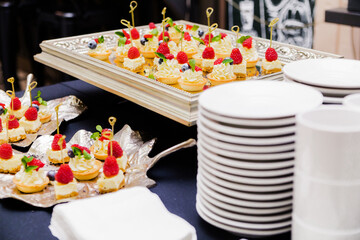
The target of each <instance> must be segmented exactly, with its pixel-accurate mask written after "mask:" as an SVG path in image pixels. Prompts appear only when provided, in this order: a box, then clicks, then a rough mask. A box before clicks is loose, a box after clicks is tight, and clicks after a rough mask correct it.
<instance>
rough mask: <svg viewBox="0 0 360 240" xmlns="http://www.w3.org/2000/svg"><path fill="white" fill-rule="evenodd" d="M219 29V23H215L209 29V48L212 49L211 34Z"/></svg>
mask: <svg viewBox="0 0 360 240" xmlns="http://www.w3.org/2000/svg"><path fill="white" fill-rule="evenodd" d="M217 28H218V24H217V23H213V24H212V25H211V26H210V27H209V47H210V42H211V40H210V36H211V33H212V32H213V31H215V30H216V29H217Z"/></svg>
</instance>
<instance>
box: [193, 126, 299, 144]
mask: <svg viewBox="0 0 360 240" xmlns="http://www.w3.org/2000/svg"><path fill="white" fill-rule="evenodd" d="M197 128H198V131H201V132H202V133H204V134H206V135H208V136H211V137H212V138H215V139H218V140H220V141H223V142H228V143H235V144H244V145H251V146H263V145H267V146H268V145H279V144H286V143H292V142H295V135H289V136H280V137H269V138H251V137H239V136H230V135H227V134H223V133H219V132H216V131H214V130H212V129H210V128H207V127H205V126H204V125H203V124H201V122H198V124H197Z"/></svg>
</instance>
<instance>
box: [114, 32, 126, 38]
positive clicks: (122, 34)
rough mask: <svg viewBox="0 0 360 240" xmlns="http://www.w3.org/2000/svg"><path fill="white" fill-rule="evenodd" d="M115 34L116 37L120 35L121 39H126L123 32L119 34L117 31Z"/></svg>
mask: <svg viewBox="0 0 360 240" xmlns="http://www.w3.org/2000/svg"><path fill="white" fill-rule="evenodd" d="M115 34H116V35H118V36H119V37H121V38H122V37H125V34H124V33H123V32H119V31H117V32H115Z"/></svg>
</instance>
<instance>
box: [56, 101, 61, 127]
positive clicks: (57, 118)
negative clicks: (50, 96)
mask: <svg viewBox="0 0 360 240" xmlns="http://www.w3.org/2000/svg"><path fill="white" fill-rule="evenodd" d="M60 106H61V103H60V104H59V105H57V106H56V107H55V112H56V128H57V134H60V130H59V108H60Z"/></svg>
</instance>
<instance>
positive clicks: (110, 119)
mask: <svg viewBox="0 0 360 240" xmlns="http://www.w3.org/2000/svg"><path fill="white" fill-rule="evenodd" d="M109 123H110V125H111V131H112V134H113V136H114V125H115V123H116V118H115V117H109ZM110 144H111V145H110V156H112V155H113V146H112V141H110Z"/></svg>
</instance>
